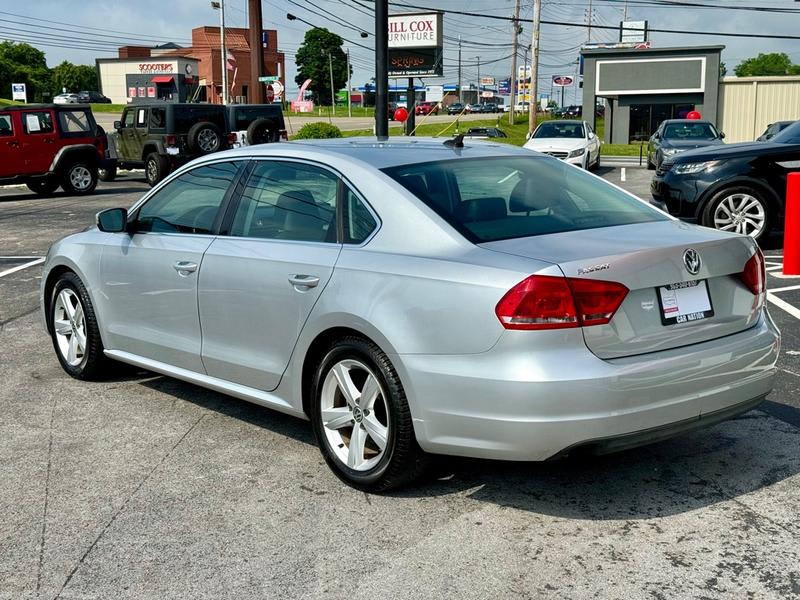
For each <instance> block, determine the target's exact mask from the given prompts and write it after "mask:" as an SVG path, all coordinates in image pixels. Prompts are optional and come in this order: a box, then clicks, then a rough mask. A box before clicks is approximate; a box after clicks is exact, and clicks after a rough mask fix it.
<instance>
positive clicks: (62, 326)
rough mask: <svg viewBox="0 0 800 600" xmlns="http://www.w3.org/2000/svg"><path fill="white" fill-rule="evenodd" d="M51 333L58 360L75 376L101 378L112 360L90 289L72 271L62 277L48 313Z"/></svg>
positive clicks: (107, 371)
mask: <svg viewBox="0 0 800 600" xmlns="http://www.w3.org/2000/svg"><path fill="white" fill-rule="evenodd" d="M47 318H48V321H47V324H48V328H49V329H50V337H51V338H52V341H53V348H54V349H55V351H56V356H57V357H58V362H59V363H61V367H62V368H63V369H64V371H66V372H67V373H68V374H69V375H70V376H71V377H74V378H75V379H84V380H95V379H102V378H104V376H105V375H108V374H109V373H110V371H111V366H112V361H111V360H110V359H109V358H108V357H106V355H105V354H104V353H103V342H102V340H101V338H100V328H99V326H98V324H97V317H96V315H95V312H94V307H93V306H92V301H91V299H90V298H89V293H88V292H87V291H86V287H85V286H84V285H83V282H82V281H81V280H80V278H79V277H78V276H77V275H76V274H75V273H73V272H72V271H67V272H66V273H64V274H63V275H61V277H59V279H58V281H57V282H56V284H55V286H54V287H53V293H52V295H51V296H50V304H49V310H48V315H47Z"/></svg>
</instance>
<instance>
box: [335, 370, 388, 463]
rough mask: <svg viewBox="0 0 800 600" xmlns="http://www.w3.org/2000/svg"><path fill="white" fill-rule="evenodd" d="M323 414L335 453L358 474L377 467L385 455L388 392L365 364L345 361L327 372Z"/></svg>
mask: <svg viewBox="0 0 800 600" xmlns="http://www.w3.org/2000/svg"><path fill="white" fill-rule="evenodd" d="M320 409H321V410H320V413H321V417H322V425H323V430H324V432H325V437H326V438H327V441H328V444H329V445H330V448H331V450H332V451H333V454H334V455H335V456H336V458H337V459H338V460H339V461H341V462H342V463H343V464H344V465H346V466H347V467H349V468H351V469H353V470H355V471H368V470H370V469H372V468H373V467H375V466H376V465H377V464H378V463H379V462H380V460H381V458H382V457H383V455H384V453H385V452H386V448H387V444H388V439H389V416H388V405H387V402H386V395H385V392H384V390H383V388H382V386H381V384H380V382H379V381H378V379H377V377H375V374H374V373H373V372H372V371H371V370H370V369H369V368H368V367H367V366H366V365H365V364H364V363H362V362H359V361H357V360H353V359H345V360H341V361H339V362H337V363H336V364H334V365H333V367H332V368H331V369H330V370H329V371H328V374H327V375H326V377H325V381H324V383H323V384H322V393H321V395H320Z"/></svg>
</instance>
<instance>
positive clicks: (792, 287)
mask: <svg viewBox="0 0 800 600" xmlns="http://www.w3.org/2000/svg"><path fill="white" fill-rule="evenodd" d="M792 290H800V285H790V286H787V287H782V288H775V289H774V290H768V291H769V292H770V293H771V294H774V293H775V292H791V291H792Z"/></svg>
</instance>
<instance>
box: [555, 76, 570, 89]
mask: <svg viewBox="0 0 800 600" xmlns="http://www.w3.org/2000/svg"><path fill="white" fill-rule="evenodd" d="M573 83H575V79H574V78H573V77H570V76H569V75H553V85H554V86H556V87H569V86H571V85H572V84H573Z"/></svg>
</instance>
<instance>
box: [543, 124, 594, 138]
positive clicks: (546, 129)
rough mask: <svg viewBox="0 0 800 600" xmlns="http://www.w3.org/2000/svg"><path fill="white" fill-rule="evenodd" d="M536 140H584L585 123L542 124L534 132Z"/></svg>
mask: <svg viewBox="0 0 800 600" xmlns="http://www.w3.org/2000/svg"><path fill="white" fill-rule="evenodd" d="M533 137H534V138H574V139H583V138H584V137H585V136H584V133H583V123H578V122H576V123H570V122H562V123H556V122H554V121H550V122H546V123H542V124H541V125H539V127H538V128H537V129H536V131H534V132H533Z"/></svg>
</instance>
